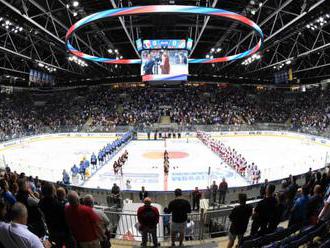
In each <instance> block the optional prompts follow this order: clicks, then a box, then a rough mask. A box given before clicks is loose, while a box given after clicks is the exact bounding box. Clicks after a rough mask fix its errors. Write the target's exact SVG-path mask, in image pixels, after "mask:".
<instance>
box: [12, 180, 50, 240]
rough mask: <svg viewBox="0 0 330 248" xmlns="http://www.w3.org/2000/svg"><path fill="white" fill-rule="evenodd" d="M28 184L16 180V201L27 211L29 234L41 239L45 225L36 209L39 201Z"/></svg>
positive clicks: (44, 232)
mask: <svg viewBox="0 0 330 248" xmlns="http://www.w3.org/2000/svg"><path fill="white" fill-rule="evenodd" d="M28 186H29V182H28V181H26V179H25V178H24V177H23V178H21V179H19V180H18V188H19V189H18V192H17V195H16V200H17V201H18V202H21V203H23V204H24V205H25V207H26V208H27V211H28V222H27V223H28V227H29V230H30V231H31V232H33V233H34V234H36V235H37V236H38V237H43V236H44V235H45V234H46V230H45V225H44V223H43V220H42V216H41V212H40V209H39V207H38V204H39V199H38V198H37V197H36V196H35V195H34V194H33V192H32V190H31V189H30V188H29V187H28Z"/></svg>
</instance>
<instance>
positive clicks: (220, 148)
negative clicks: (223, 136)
mask: <svg viewBox="0 0 330 248" xmlns="http://www.w3.org/2000/svg"><path fill="white" fill-rule="evenodd" d="M197 137H198V138H199V139H200V140H201V141H202V142H203V143H204V144H205V145H206V146H208V147H209V148H210V149H211V150H212V151H213V152H215V153H216V154H217V155H219V157H220V158H221V159H222V160H223V161H224V162H225V163H226V164H228V165H230V166H231V167H232V168H233V169H235V170H236V171H237V172H238V173H239V174H241V175H242V176H244V177H246V178H247V179H248V180H249V181H250V182H251V183H258V182H259V180H260V176H261V172H260V169H258V166H257V165H255V164H254V163H252V164H249V165H248V163H247V161H246V159H245V158H244V157H243V156H242V154H238V152H237V151H236V150H235V149H232V148H231V147H229V146H225V145H224V144H223V143H222V142H220V141H217V140H215V139H213V138H212V137H211V135H209V134H206V133H204V132H201V131H198V132H197Z"/></svg>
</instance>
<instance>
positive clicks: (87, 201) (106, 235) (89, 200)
mask: <svg viewBox="0 0 330 248" xmlns="http://www.w3.org/2000/svg"><path fill="white" fill-rule="evenodd" d="M83 201H84V205H85V206H88V207H90V208H92V209H93V210H94V211H95V213H96V214H97V216H98V217H99V219H100V223H99V227H100V229H101V234H102V236H101V238H100V243H101V247H102V248H109V247H110V246H111V243H110V232H109V229H108V228H109V224H110V220H109V218H108V216H106V214H105V213H104V212H103V210H102V209H96V208H94V197H93V196H92V195H85V197H84V200H83Z"/></svg>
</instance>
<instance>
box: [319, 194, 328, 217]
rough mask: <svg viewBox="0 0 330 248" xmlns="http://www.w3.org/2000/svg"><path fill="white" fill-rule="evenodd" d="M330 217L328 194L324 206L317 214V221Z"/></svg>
mask: <svg viewBox="0 0 330 248" xmlns="http://www.w3.org/2000/svg"><path fill="white" fill-rule="evenodd" d="M329 219H330V195H329V196H328V198H327V200H326V201H325V202H324V206H323V208H322V210H321V212H320V214H319V216H318V221H319V222H320V221H322V222H323V221H326V220H329Z"/></svg>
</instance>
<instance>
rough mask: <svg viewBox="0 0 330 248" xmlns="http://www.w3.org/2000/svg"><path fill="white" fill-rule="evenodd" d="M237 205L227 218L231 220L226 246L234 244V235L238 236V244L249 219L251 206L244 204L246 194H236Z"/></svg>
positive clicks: (229, 246)
mask: <svg viewBox="0 0 330 248" xmlns="http://www.w3.org/2000/svg"><path fill="white" fill-rule="evenodd" d="M238 201H239V205H238V206H236V207H235V208H234V209H233V210H232V211H231V213H230V215H229V219H230V221H231V225H230V229H229V241H228V244H227V248H231V247H233V245H234V242H235V239H236V237H237V238H238V245H239V244H240V243H241V240H242V238H243V236H244V233H245V232H246V229H247V225H248V223H249V219H250V217H251V215H252V207H251V206H249V205H246V194H238Z"/></svg>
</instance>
